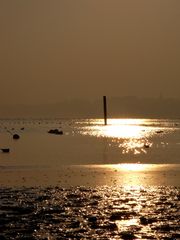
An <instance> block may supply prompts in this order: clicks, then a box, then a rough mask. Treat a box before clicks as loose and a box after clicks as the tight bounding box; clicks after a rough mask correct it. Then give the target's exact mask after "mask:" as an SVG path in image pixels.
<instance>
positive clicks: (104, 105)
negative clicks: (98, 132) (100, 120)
mask: <svg viewBox="0 0 180 240" xmlns="http://www.w3.org/2000/svg"><path fill="white" fill-rule="evenodd" d="M103 107H104V124H105V125H107V104H106V96H103Z"/></svg>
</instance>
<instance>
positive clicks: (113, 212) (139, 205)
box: [0, 186, 180, 239]
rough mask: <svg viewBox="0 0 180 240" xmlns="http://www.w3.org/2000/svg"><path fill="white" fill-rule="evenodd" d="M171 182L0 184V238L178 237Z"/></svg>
mask: <svg viewBox="0 0 180 240" xmlns="http://www.w3.org/2000/svg"><path fill="white" fill-rule="evenodd" d="M179 218H180V189H179V188H177V187H165V186H162V187H146V188H145V187H140V186H134V187H131V186H126V187H105V186H104V187H96V188H87V187H86V188H85V187H73V188H68V189H67V188H59V187H55V188H53V187H49V188H19V189H17V188H1V189H0V239H180V225H179Z"/></svg>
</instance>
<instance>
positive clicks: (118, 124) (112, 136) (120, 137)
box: [80, 119, 155, 155]
mask: <svg viewBox="0 0 180 240" xmlns="http://www.w3.org/2000/svg"><path fill="white" fill-rule="evenodd" d="M154 129H155V127H153V126H152V125H150V124H149V121H148V120H147V119H108V125H106V126H105V125H104V124H103V119H92V120H89V121H87V122H86V125H85V126H81V129H80V133H81V134H82V135H89V136H94V137H97V138H107V139H109V140H110V141H111V142H112V143H114V144H116V145H117V146H118V147H119V148H120V149H121V151H122V154H127V153H133V154H134V155H137V154H141V153H143V154H146V153H147V148H149V147H150V146H152V143H151V142H150V140H149V139H150V137H151V136H152V135H153V134H154V133H155V131H154Z"/></svg>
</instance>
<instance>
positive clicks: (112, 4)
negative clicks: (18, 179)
mask: <svg viewBox="0 0 180 240" xmlns="http://www.w3.org/2000/svg"><path fill="white" fill-rule="evenodd" d="M179 89H180V0H0V103H4V104H9V103H10V104H11V103H25V104H26V103H28V104H29V103H33V104H34V103H51V102H59V101H62V100H64V99H68V98H81V97H83V98H87V99H88V98H95V97H99V96H102V95H104V94H106V95H108V96H126V95H136V96H152V97H156V96H159V95H160V94H162V95H164V96H167V97H179Z"/></svg>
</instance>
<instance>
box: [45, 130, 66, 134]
mask: <svg viewBox="0 0 180 240" xmlns="http://www.w3.org/2000/svg"><path fill="white" fill-rule="evenodd" d="M48 133H50V134H56V135H63V131H62V130H59V129H50V130H49V131H48Z"/></svg>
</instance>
